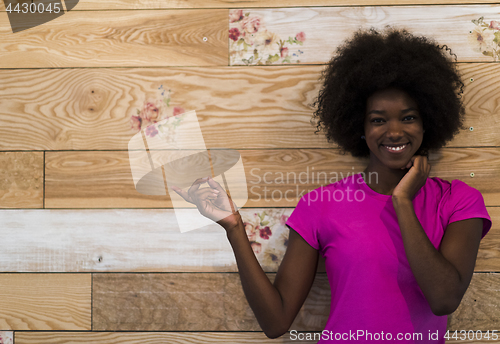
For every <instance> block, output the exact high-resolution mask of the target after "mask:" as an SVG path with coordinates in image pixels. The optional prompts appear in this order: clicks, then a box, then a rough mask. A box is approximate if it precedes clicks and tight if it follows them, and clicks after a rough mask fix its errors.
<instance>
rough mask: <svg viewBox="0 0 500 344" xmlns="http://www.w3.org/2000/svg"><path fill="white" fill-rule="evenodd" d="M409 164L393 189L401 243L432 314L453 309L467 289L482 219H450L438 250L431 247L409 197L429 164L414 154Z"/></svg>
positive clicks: (424, 175) (425, 173) (418, 188)
mask: <svg viewBox="0 0 500 344" xmlns="http://www.w3.org/2000/svg"><path fill="white" fill-rule="evenodd" d="M408 167H411V168H410V170H409V171H408V172H407V173H406V175H405V176H404V177H403V178H402V179H401V181H400V182H399V184H398V185H397V186H396V188H395V189H394V191H393V194H392V204H393V205H394V209H395V210H396V214H397V217H398V223H399V227H400V230H401V236H402V238H403V244H404V248H405V252H406V257H407V258H408V263H409V264H410V268H411V270H412V272H413V275H414V276H415V279H416V280H417V283H418V285H419V287H420V289H421V290H422V292H423V293H424V295H425V298H426V299H427V301H428V302H429V305H430V306H431V309H432V312H433V313H434V314H436V315H446V314H450V313H452V312H454V311H455V309H457V307H458V305H459V304H460V301H461V300H462V297H463V296H464V294H465V291H466V290H467V288H468V286H469V283H470V280H471V278H472V274H473V272H474V265H475V263H476V257H477V252H478V249H479V242H480V241H481V234H482V229H483V220H482V219H480V218H472V219H467V220H462V221H456V222H452V223H450V224H449V225H448V227H447V228H446V231H445V234H444V237H443V239H442V241H441V245H440V248H439V251H438V250H436V248H434V246H433V245H432V243H431V242H430V240H429V238H428V237H427V234H426V233H425V232H424V230H423V228H422V225H421V224H420V222H419V221H418V219H417V216H416V215H415V209H414V208H413V203H412V199H413V197H414V196H415V194H416V192H417V191H418V190H420V188H421V187H422V186H423V185H424V184H425V182H426V180H427V177H428V175H429V172H430V164H429V163H428V161H427V157H425V156H414V157H412V159H411V161H410V162H409V163H408V165H407V168H408Z"/></svg>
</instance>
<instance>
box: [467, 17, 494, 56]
mask: <svg viewBox="0 0 500 344" xmlns="http://www.w3.org/2000/svg"><path fill="white" fill-rule="evenodd" d="M472 23H474V24H475V25H476V27H475V28H474V30H471V31H469V33H470V35H469V40H470V42H471V43H472V46H473V48H474V50H475V51H477V52H480V53H482V54H483V55H485V56H491V57H492V58H493V60H495V61H497V60H498V59H499V58H500V21H497V20H490V21H489V22H488V21H486V22H485V21H484V17H480V18H479V19H477V20H472Z"/></svg>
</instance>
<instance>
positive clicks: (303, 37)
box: [295, 32, 306, 42]
mask: <svg viewBox="0 0 500 344" xmlns="http://www.w3.org/2000/svg"><path fill="white" fill-rule="evenodd" d="M295 39H296V40H297V41H299V42H304V41H305V40H306V34H305V33H303V32H299V33H298V34H297V35H296V36H295Z"/></svg>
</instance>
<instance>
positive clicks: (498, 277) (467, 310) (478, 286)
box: [448, 273, 500, 333]
mask: <svg viewBox="0 0 500 344" xmlns="http://www.w3.org/2000/svg"><path fill="white" fill-rule="evenodd" d="M499 292H500V274H498V273H475V274H474V276H473V277H472V281H471V284H470V286H469V289H468V290H467V292H466V293H465V295H464V298H463V300H462V303H461V304H460V306H459V307H458V309H457V310H456V311H455V313H453V315H451V316H450V319H449V320H448V328H449V329H450V330H453V331H455V330H458V331H461V330H466V331H468V330H473V331H477V330H483V331H487V330H490V331H491V330H497V333H498V332H499V330H500V313H499V312H498V306H499V305H498V302H499V298H498V294H499Z"/></svg>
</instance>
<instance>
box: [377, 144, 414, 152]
mask: <svg viewBox="0 0 500 344" xmlns="http://www.w3.org/2000/svg"><path fill="white" fill-rule="evenodd" d="M409 145H410V143H409V142H408V143H405V144H402V145H399V146H385V145H382V147H384V149H385V150H386V151H388V152H389V153H392V154H398V153H403V152H405V151H406V150H407V149H408V146H409Z"/></svg>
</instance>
